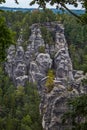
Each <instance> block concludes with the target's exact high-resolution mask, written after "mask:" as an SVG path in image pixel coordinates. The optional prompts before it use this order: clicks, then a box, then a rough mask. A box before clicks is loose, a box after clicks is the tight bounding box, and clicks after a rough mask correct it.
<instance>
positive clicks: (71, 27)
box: [0, 10, 87, 130]
mask: <svg viewBox="0 0 87 130" xmlns="http://www.w3.org/2000/svg"><path fill="white" fill-rule="evenodd" d="M52 21H58V22H61V23H62V24H63V25H64V28H65V36H66V40H67V43H68V46H69V53H70V56H71V59H72V63H73V68H74V70H83V71H84V73H86V72H87V25H85V24H82V23H80V22H79V21H78V20H77V19H76V18H75V17H74V16H71V15H69V14H54V13H53V12H52V11H51V10H45V11H41V12H40V11H38V10H35V11H33V12H20V11H18V12H9V11H7V12H0V130H42V127H41V117H40V115H39V103H40V98H39V94H38V92H37V87H36V85H35V84H31V83H27V84H26V85H25V87H22V86H19V87H18V89H17V88H16V87H15V86H14V85H13V84H12V82H11V79H9V78H8V76H7V75H6V73H5V72H4V61H6V50H7V48H8V47H9V46H10V45H11V44H14V45H16V42H17V39H18V37H19V36H20V35H22V38H23V43H24V44H23V46H24V48H25V49H26V45H27V44H28V40H29V36H30V33H31V32H30V26H31V25H32V24H34V23H40V24H42V23H45V22H52ZM41 30H42V33H43V39H45V42H50V43H54V38H53V34H51V33H50V32H49V31H47V30H46V28H43V27H42V28H41ZM40 51H42V52H43V48H41V49H40ZM85 82H86V81H85ZM82 98H83V97H82ZM85 98H86V97H85ZM77 101H78V102H79V99H76V104H75V105H78V107H79V104H78V102H77ZM80 101H83V100H81V99H80ZM84 101H85V100H84ZM74 103H75V101H74ZM84 103H85V102H84ZM72 105H73V102H72ZM75 105H74V106H75ZM82 105H83V104H82ZM84 107H85V108H86V107H87V103H86V106H84ZM84 112H85V114H86V113H87V112H86V111H84ZM79 113H80V111H79ZM82 125H83V124H82ZM77 129H78V130H80V127H76V129H75V130H77ZM81 130H86V126H85V127H84V126H83V129H82V126H81Z"/></svg>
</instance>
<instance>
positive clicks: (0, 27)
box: [0, 17, 14, 62]
mask: <svg viewBox="0 0 87 130" xmlns="http://www.w3.org/2000/svg"><path fill="white" fill-rule="evenodd" d="M13 35H14V34H13V33H12V31H11V30H10V29H9V28H8V27H7V26H6V23H5V19H4V18H2V17H0V62H2V61H3V60H5V57H6V49H7V48H8V47H9V46H10V45H11V44H14V39H13Z"/></svg>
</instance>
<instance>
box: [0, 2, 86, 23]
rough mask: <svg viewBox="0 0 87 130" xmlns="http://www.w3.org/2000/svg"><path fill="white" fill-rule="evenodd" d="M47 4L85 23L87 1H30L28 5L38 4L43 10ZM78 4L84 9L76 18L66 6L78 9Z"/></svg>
mask: <svg viewBox="0 0 87 130" xmlns="http://www.w3.org/2000/svg"><path fill="white" fill-rule="evenodd" d="M14 1H15V2H16V3H17V4H18V3H19V2H18V0H14ZM5 2H6V0H0V4H2V3H5ZM47 3H50V5H54V4H56V7H57V8H60V9H64V10H67V11H68V12H69V13H71V14H72V15H74V16H75V17H77V18H78V19H79V20H80V21H81V22H83V23H86V21H87V0H32V1H31V2H30V3H29V4H30V5H33V4H38V5H39V7H42V8H45V7H46V5H47ZM79 3H80V4H81V5H82V8H84V9H85V14H84V15H82V16H78V15H77V14H75V13H73V12H72V11H71V10H70V9H69V8H68V7H67V6H66V4H69V5H73V6H74V7H78V5H79Z"/></svg>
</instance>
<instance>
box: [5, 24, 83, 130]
mask: <svg viewBox="0 0 87 130" xmlns="http://www.w3.org/2000/svg"><path fill="white" fill-rule="evenodd" d="M39 26H40V25H39V24H33V25H32V26H31V36H30V37H29V41H28V43H29V44H28V45H27V47H26V50H24V49H23V47H22V44H23V40H22V36H20V37H19V39H18V42H17V45H16V46H13V45H12V46H10V47H9V49H8V52H7V62H6V65H5V70H6V72H7V73H8V75H9V77H10V78H11V79H12V80H13V82H14V84H15V86H16V87H18V86H25V84H26V81H29V82H33V83H34V82H35V83H37V87H38V91H39V94H40V96H41V103H40V114H41V115H42V117H43V118H42V126H43V129H44V130H65V129H67V128H68V127H69V124H66V125H65V126H64V125H62V120H61V117H62V115H63V114H64V112H66V111H67V107H66V102H67V99H68V98H69V97H73V96H78V95H79V94H81V93H84V90H83V89H82V88H81V86H80V83H81V79H82V78H83V73H82V72H81V71H73V68H72V62H71V59H70V56H69V53H68V46H67V43H66V40H65V36H64V27H63V25H62V24H58V23H57V22H52V23H45V24H44V26H46V27H47V29H48V30H50V31H52V32H53V34H54V42H55V45H53V44H52V45H51V46H50V52H49V50H48V49H49V48H48V45H45V44H44V40H43V38H42V34H41V30H40V27H39ZM40 47H44V49H45V50H44V53H40V52H39V48H40ZM51 53H53V54H54V57H53V56H51V55H50V54H51ZM49 69H53V70H54V74H55V78H54V81H53V82H54V87H53V89H52V90H50V91H49V92H47V89H49V88H47V86H46V81H47V79H48V78H49V76H48V75H47V73H48V70H49ZM78 81H79V82H78ZM79 86H80V87H79ZM70 88H71V90H72V91H69V89H70Z"/></svg>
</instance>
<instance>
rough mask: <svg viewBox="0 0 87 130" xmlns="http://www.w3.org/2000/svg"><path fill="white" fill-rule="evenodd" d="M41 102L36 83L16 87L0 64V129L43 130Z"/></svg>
mask: <svg viewBox="0 0 87 130" xmlns="http://www.w3.org/2000/svg"><path fill="white" fill-rule="evenodd" d="M39 103H40V99H39V95H38V92H37V88H36V86H35V85H33V84H29V83H27V84H26V86H25V88H24V87H22V86H19V87H18V88H17V89H16V87H15V86H13V84H12V82H11V81H10V79H9V78H8V77H7V76H6V74H5V73H4V71H3V69H2V67H1V66H0V130H42V126H41V117H40V115H39Z"/></svg>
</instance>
